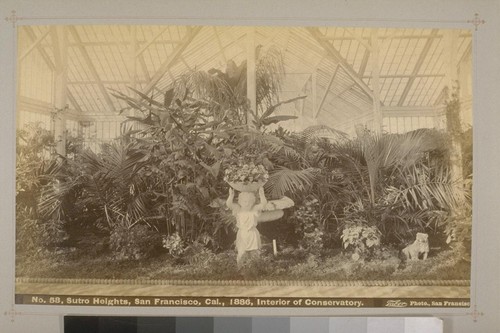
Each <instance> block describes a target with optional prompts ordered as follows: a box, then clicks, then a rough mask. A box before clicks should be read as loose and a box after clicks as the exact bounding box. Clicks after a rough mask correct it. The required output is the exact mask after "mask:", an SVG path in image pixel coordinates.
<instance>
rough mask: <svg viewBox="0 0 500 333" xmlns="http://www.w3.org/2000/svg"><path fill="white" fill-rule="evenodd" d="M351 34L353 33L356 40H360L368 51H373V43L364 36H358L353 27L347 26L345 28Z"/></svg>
mask: <svg viewBox="0 0 500 333" xmlns="http://www.w3.org/2000/svg"><path fill="white" fill-rule="evenodd" d="M344 30H345V31H346V32H347V33H348V34H349V35H351V36H352V37H353V38H354V40H356V41H357V42H359V43H360V44H361V45H363V46H364V47H365V48H366V49H367V50H368V51H371V45H370V44H369V43H368V42H367V41H366V40H364V39H363V37H361V36H358V35H356V34H355V33H354V32H353V31H351V29H347V28H345V29H344Z"/></svg>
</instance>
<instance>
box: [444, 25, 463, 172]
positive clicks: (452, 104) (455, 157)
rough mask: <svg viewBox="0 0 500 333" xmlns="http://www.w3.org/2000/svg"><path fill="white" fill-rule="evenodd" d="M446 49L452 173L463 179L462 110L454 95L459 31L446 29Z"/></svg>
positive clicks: (448, 127)
mask: <svg viewBox="0 0 500 333" xmlns="http://www.w3.org/2000/svg"><path fill="white" fill-rule="evenodd" d="M443 42H444V49H445V62H446V85H447V87H448V96H447V98H446V100H447V107H446V127H447V131H448V133H450V135H451V154H450V162H451V173H452V177H453V179H463V165H462V146H461V144H460V137H461V134H462V126H461V124H462V112H461V101H460V99H459V98H460V97H459V96H455V97H452V94H453V93H454V92H456V91H455V90H454V88H456V87H457V84H458V58H457V53H458V31H457V30H456V29H455V30H445V31H444V40H443Z"/></svg>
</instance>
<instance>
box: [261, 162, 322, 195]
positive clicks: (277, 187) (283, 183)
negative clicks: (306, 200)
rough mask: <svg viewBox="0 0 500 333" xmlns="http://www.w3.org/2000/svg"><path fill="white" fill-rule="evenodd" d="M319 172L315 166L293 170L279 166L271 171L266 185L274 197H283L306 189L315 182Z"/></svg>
mask: <svg viewBox="0 0 500 333" xmlns="http://www.w3.org/2000/svg"><path fill="white" fill-rule="evenodd" d="M317 174H318V170H317V169H314V168H308V169H304V170H291V169H288V168H285V167H279V168H277V169H276V170H274V171H273V172H271V173H270V175H269V181H268V182H267V183H266V185H265V187H266V189H267V190H268V191H269V192H270V193H271V196H272V197H273V198H281V197H282V196H284V195H287V194H288V195H291V194H294V193H296V192H302V191H306V190H307V189H309V188H310V187H311V186H312V185H313V184H314V182H315V179H316V176H317Z"/></svg>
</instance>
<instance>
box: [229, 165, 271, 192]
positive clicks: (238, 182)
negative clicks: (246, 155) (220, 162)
mask: <svg viewBox="0 0 500 333" xmlns="http://www.w3.org/2000/svg"><path fill="white" fill-rule="evenodd" d="M268 179H269V173H268V172H267V170H266V168H265V167H264V166H263V165H262V164H259V165H255V164H254V163H253V162H250V163H245V164H243V163H238V164H237V165H230V166H229V167H228V168H227V169H226V170H225V172H224V181H226V182H227V183H228V184H229V185H230V186H231V187H232V188H234V189H235V190H237V191H240V192H256V191H257V190H258V189H259V188H261V187H262V186H263V185H264V184H265V183H266V182H267V180H268Z"/></svg>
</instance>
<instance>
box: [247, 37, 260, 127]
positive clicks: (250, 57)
mask: <svg viewBox="0 0 500 333" xmlns="http://www.w3.org/2000/svg"><path fill="white" fill-rule="evenodd" d="M246 42H247V43H246V44H247V98H248V100H249V101H250V109H251V110H252V111H253V112H255V113H257V86H256V75H257V73H256V59H255V27H249V28H248V30H247V40H246ZM252 120H253V116H252V115H251V114H250V112H248V113H247V125H248V126H249V127H252V128H253V127H254V126H253V123H252Z"/></svg>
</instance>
